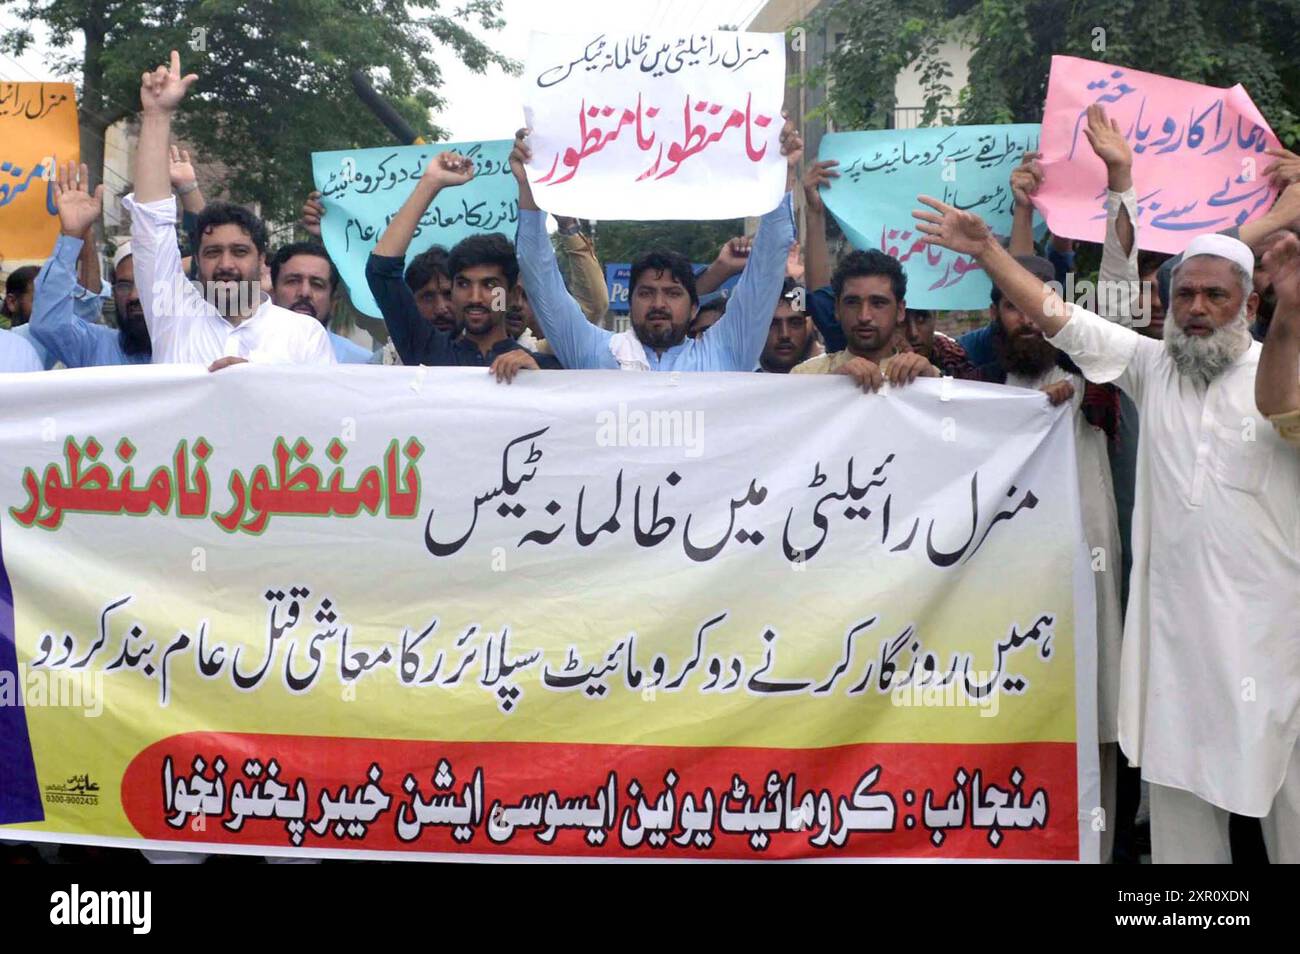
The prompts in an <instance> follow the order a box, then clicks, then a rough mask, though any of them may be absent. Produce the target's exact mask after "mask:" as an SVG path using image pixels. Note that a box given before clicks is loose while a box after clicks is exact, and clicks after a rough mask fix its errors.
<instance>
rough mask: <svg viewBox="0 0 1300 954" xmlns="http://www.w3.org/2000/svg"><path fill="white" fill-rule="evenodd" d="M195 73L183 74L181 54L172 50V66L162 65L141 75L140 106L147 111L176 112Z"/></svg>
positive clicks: (196, 76)
mask: <svg viewBox="0 0 1300 954" xmlns="http://www.w3.org/2000/svg"><path fill="white" fill-rule="evenodd" d="M198 78H199V77H198V75H197V74H195V73H190V74H189V75H187V76H182V75H181V55H180V54H179V53H177V52H176V51H175V50H172V59H171V65H170V66H160V67H158V68H157V69H156V70H153V71H152V72H148V73H143V74H141V76H140V106H141V108H142V109H143V110H144V111H145V112H146V113H174V112H175V111H176V107H177V106H179V105H180V104H181V100H183V99H184V98H185V93H186V92H187V91H188V90H189V88H190V86H191V84H193V83H194V81H195V80H197V79H198Z"/></svg>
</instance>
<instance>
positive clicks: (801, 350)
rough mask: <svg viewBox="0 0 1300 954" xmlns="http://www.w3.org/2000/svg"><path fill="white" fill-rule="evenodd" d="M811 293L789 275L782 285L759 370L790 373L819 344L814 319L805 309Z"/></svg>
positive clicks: (760, 357)
mask: <svg viewBox="0 0 1300 954" xmlns="http://www.w3.org/2000/svg"><path fill="white" fill-rule="evenodd" d="M807 296H808V293H807V291H806V290H805V289H804V287H803V286H802V285H800V284H799V283H798V282H796V281H795V280H794V279H792V278H787V279H786V280H785V284H784V285H782V286H781V297H780V298H779V299H778V300H777V303H776V311H775V312H774V313H773V314H772V326H771V327H770V328H769V329H768V331H767V344H765V345H764V346H763V353H762V354H761V355H759V358H758V368H757V370H759V371H767V372H769V373H771V374H789V373H790V372H791V371H793V370H794V369H795V367H796V366H797V365H799V364H801V363H802V362H804V361H806V360H807V359H808V355H809V352H811V351H812V349H813V346H814V345H815V344H816V343H817V335H816V334H815V333H814V332H813V328H812V321H811V319H809V317H808V313H807V312H806V311H805V310H804V308H805V307H806V306H805V302H806V301H807Z"/></svg>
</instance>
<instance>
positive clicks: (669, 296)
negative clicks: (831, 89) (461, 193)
mask: <svg viewBox="0 0 1300 954" xmlns="http://www.w3.org/2000/svg"><path fill="white" fill-rule="evenodd" d="M529 132H530V130H528V129H520V130H519V131H518V132H517V133H516V134H515V144H514V148H513V149H512V150H511V152H510V168H511V170H512V171H513V172H514V175H515V180H516V182H517V183H518V185H519V228H518V232H517V234H516V238H515V241H516V245H517V247H518V249H519V267H520V270H521V272H522V275H523V283H524V288H525V290H526V291H527V293H528V298H529V300H530V301H531V302H532V306H533V310H534V311H535V312H536V314H537V318H538V321H539V322H540V323H541V326H542V330H543V331H544V332H545V333H546V340H547V341H548V342H550V345H551V347H552V348H553V349H554V351H555V354H556V355H557V356H558V357H559V359H560V361H561V363H562V364H563V365H564V366H565V367H566V368H613V369H617V368H622V369H624V370H627V371H753V370H754V368H755V367H756V366H757V364H758V359H759V355H760V354H761V353H762V351H763V343H764V341H765V340H766V338H767V332H768V326H769V324H770V323H771V318H772V304H773V302H775V301H776V299H777V296H778V294H779V293H780V289H781V282H782V279H783V278H784V275H785V263H786V257H787V253H788V252H789V249H790V245H791V243H792V242H793V241H794V218H793V214H792V212H791V204H790V194H789V191H788V190H789V189H790V187H791V185H792V184H793V181H794V170H795V168H796V166H797V164H798V161H799V157H800V156H801V155H802V154H803V140H802V139H800V138H799V135H798V134H797V133H796V132H795V130H794V126H793V125H792V124H791V123H789V122H788V121H787V122H786V124H785V128H784V129H783V130H782V132H781V153H782V155H784V156H785V157H786V163H787V173H786V189H787V192H786V195H785V198H784V199H782V201H781V203H780V204H779V205H777V207H776V208H775V209H773V210H772V211H771V212H769V213H767V215H765V216H763V219H762V220H761V222H760V224H759V229H758V234H757V235H756V237H755V239H754V246H753V251H752V252H751V253H750V256H749V262H748V264H747V265H746V266H745V270H744V272H743V273H742V274H741V277H740V281H739V282H738V283H737V285H736V288H735V291H734V292H733V293H732V295H731V297H730V298H729V299H728V302H727V312H726V314H725V315H723V317H722V318H721V319H719V320H718V322H717V324H715V325H714V326H713V327H712V328H710V329H709V330H708V331H706V332H704V333H703V334H702V335H700V337H699V338H691V337H689V336H688V335H687V329H688V328H689V326H690V323H691V318H692V316H693V315H694V314H695V311H696V309H697V308H698V307H699V303H700V299H699V293H698V291H697V289H696V284H695V271H694V269H693V268H692V267H691V263H690V261H688V260H687V259H686V258H685V257H684V256H683V255H680V254H678V253H677V252H672V251H668V250H653V251H650V252H647V253H645V254H643V255H641V256H640V257H639V258H637V259H636V261H634V262H633V263H632V273H631V279H630V281H629V294H628V304H629V310H630V317H631V322H632V329H631V331H625V332H619V333H615V332H612V331H609V330H607V329H605V328H599V327H596V326H595V325H592V324H590V323H589V322H588V321H587V318H586V316H585V315H584V314H583V312H582V309H581V307H579V305H578V303H577V302H576V301H575V300H574V298H573V296H572V295H571V294H570V293H569V292H568V290H567V289H566V288H565V286H564V278H563V276H562V275H561V274H560V269H559V265H558V264H557V262H556V258H555V250H554V248H553V247H552V245H551V240H550V236H548V235H547V234H546V213H545V212H543V211H542V210H541V208H540V207H539V206H538V205H537V202H536V199H535V197H534V196H533V191H532V187H531V186H530V185H529V182H528V176H527V173H526V172H525V169H524V166H525V164H526V163H527V162H528V161H529V159H530V158H531V156H532V150H531V148H530V147H529V145H528V134H529Z"/></svg>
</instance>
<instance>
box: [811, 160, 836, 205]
mask: <svg viewBox="0 0 1300 954" xmlns="http://www.w3.org/2000/svg"><path fill="white" fill-rule="evenodd" d="M839 164H840V161H839V160H838V159H823V160H822V161H821V162H814V163H813V164H812V165H811V166H809V167H808V171H807V172H805V173H804V176H803V197H804V202H805V204H806V205H807V206H808V211H810V212H823V211H825V209H826V204H825V203H824V202H822V194H821V190H822V189H829V188H830V187H831V180H832V179H838V178H839V177H840V174H839V173H838V172H836V171H835V167H836V166H838V165H839Z"/></svg>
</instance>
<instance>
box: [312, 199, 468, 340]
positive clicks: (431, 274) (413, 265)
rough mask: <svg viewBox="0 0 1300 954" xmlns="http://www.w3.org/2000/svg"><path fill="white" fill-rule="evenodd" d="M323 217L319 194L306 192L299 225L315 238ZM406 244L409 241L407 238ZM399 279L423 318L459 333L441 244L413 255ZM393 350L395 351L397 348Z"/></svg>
mask: <svg viewBox="0 0 1300 954" xmlns="http://www.w3.org/2000/svg"><path fill="white" fill-rule="evenodd" d="M324 216H325V205H324V203H323V202H321V194H320V193H319V192H311V193H309V194H308V196H307V200H306V201H305V202H304V203H303V205H302V219H301V224H302V227H303V228H304V229H306V230H307V232H308V233H310V234H311V235H312V236H314V237H315V238H316V239H317V240H318V241H319V240H320V237H321V219H322V218H324ZM407 244H408V245H409V244H410V242H409V239H408V242H407ZM403 254H405V251H403ZM402 280H403V281H405V282H406V287H407V288H409V289H410V290H411V294H412V295H413V296H415V306H416V310H417V311H418V312H419V314H420V317H421V318H422V319H423V320H425V321H427V322H430V323H431V324H432V325H433V326H434V327H435V328H437V329H438V330H439V331H445V332H447V333H448V334H451V335H458V334H460V328H459V327H457V325H456V316H455V314H454V313H453V312H452V309H451V275H450V274H449V273H448V272H447V250H446V249H445V248H444V247H443V246H441V245H431V246H429V247H428V248H426V249H425V250H424V251H423V252H421V253H420V254H419V255H416V256H415V257H414V258H412V259H411V261H410V264H408V265H407V266H406V271H405V273H404V274H403V276H402ZM390 343H391V342H390ZM392 350H394V351H396V348H393V349H392Z"/></svg>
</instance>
